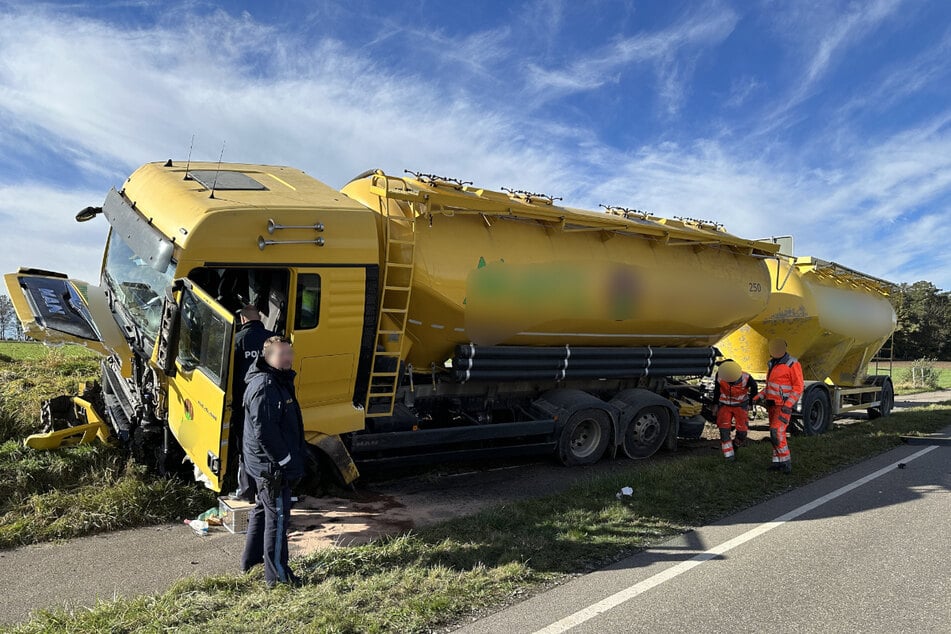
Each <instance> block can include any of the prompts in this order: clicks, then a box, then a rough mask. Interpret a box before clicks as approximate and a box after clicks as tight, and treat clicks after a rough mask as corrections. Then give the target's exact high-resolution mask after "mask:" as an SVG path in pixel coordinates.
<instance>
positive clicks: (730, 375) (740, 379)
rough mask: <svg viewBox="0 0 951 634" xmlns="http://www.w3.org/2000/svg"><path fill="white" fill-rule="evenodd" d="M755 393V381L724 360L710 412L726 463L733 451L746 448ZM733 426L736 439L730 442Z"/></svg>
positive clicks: (731, 457) (736, 364) (734, 363)
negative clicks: (712, 415)
mask: <svg viewBox="0 0 951 634" xmlns="http://www.w3.org/2000/svg"><path fill="white" fill-rule="evenodd" d="M756 393H757V386H756V380H755V379H753V377H751V376H750V375H749V374H747V373H746V372H744V371H743V369H742V368H741V367H740V364H739V363H737V362H736V361H733V360H732V359H728V360H726V361H724V362H723V363H721V364H720V369H719V370H718V371H717V382H716V385H715V386H714V388H713V410H714V413H715V414H716V417H717V418H716V420H717V428H718V429H719V430H720V450H721V451H722V452H723V457H724V458H726V459H727V460H733V459H734V458H735V455H736V454H735V449H736V448H739V447H742V446H743V445H745V444H746V435H747V434H748V433H749V430H750V428H749V420H750V412H749V410H750V407H751V406H752V400H753V397H754V396H756ZM734 426H735V427H736V437H735V438H733V439H732V440H731V438H730V433H731V430H732V428H733V427H734Z"/></svg>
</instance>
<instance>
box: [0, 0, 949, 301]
mask: <svg viewBox="0 0 951 634" xmlns="http://www.w3.org/2000/svg"><path fill="white" fill-rule="evenodd" d="M192 135H194V136H195V145H194V151H193V157H194V158H198V159H209V160H212V159H217V157H218V153H219V152H220V150H221V147H222V143H223V142H224V143H225V155H224V159H225V160H226V161H229V160H230V161H237V162H261V163H273V164H287V165H293V166H295V167H299V168H302V169H304V170H306V171H307V172H308V173H310V174H312V175H314V176H316V177H317V178H319V179H321V180H323V181H325V182H327V183H329V184H331V185H333V186H337V187H339V186H342V185H343V184H344V183H345V182H346V181H347V180H348V179H349V178H350V177H352V176H354V175H356V174H358V173H360V172H362V171H363V170H365V169H368V168H371V167H372V168H376V167H382V168H384V169H387V170H389V171H394V172H402V170H403V169H404V168H410V169H417V170H421V171H427V172H436V173H439V174H445V175H449V176H456V177H460V178H464V179H466V180H472V181H475V182H476V183H478V184H481V185H484V186H487V187H492V188H498V187H500V186H508V187H517V188H521V189H531V190H535V191H543V192H547V193H549V194H552V195H556V196H562V197H564V200H565V203H567V204H572V205H576V206H584V207H589V208H597V205H598V204H599V203H609V204H617V205H622V206H626V207H636V208H639V209H647V210H650V211H653V212H655V213H658V214H660V215H666V216H675V215H682V216H690V217H699V218H709V219H715V220H718V221H720V222H722V223H724V224H725V225H726V226H727V228H728V229H729V230H731V231H732V232H734V233H737V234H739V235H742V236H745V237H763V236H769V235H784V234H793V235H795V237H796V241H797V251H798V253H799V254H800V255H814V256H817V257H821V258H824V259H830V260H836V261H838V262H841V263H843V264H846V265H849V266H852V267H854V268H858V269H861V270H863V271H866V272H868V273H871V274H874V275H878V276H881V277H885V278H888V279H891V280H894V281H915V280H918V279H929V280H932V281H934V282H935V283H937V284H938V285H939V286H940V287H942V288H946V289H947V288H951V249H949V248H948V242H949V239H951V231H949V230H948V228H947V225H948V223H949V222H951V3H949V2H941V1H934V2H924V1H919V0H906V1H902V0H868V1H863V2H835V1H817V2H811V1H806V0H803V1H795V0H789V1H779V0H762V1H759V2H757V1H755V0H754V1H743V2H741V1H739V0H735V1H733V2H727V1H718V0H714V1H710V2H686V1H680V2H678V1H673V2H671V1H668V2H660V1H655V2H636V1H628V2H609V1H603V2H602V1H592V2H568V1H559V0H538V1H535V2H524V3H518V2H471V3H449V2H430V1H416V2H405V3H401V2H364V1H362V0H354V1H350V2H283V3H264V2H245V3H240V2H228V3H220V4H216V3H210V2H184V3H182V2H154V3H153V2H132V1H130V2H108V1H101V2H95V3H81V2H72V3H62V4H60V3H38V2H30V3H17V2H12V3H10V2H3V0H0V147H2V149H3V151H2V152H0V236H3V248H2V249H0V270H2V271H12V270H15V268H16V267H18V266H21V265H29V266H40V267H44V268H52V269H57V270H61V271H64V272H68V273H70V274H72V275H75V276H77V277H81V278H85V279H96V278H97V271H98V266H99V261H100V258H101V254H102V244H103V238H104V226H105V225H104V223H102V222H91V223H86V224H82V225H79V224H76V223H75V222H73V221H72V216H73V215H74V214H75V212H76V211H77V210H79V209H81V208H82V207H84V206H86V205H88V204H98V203H100V202H101V201H102V199H103V197H104V195H105V192H106V191H107V190H108V189H109V187H111V186H113V185H119V184H121V183H122V181H123V180H124V178H125V176H126V175H128V173H129V172H131V171H132V170H133V169H135V168H136V167H137V166H138V165H139V164H141V163H144V162H148V161H154V160H164V159H166V158H169V157H171V158H176V159H184V158H185V156H186V155H187V153H188V147H189V144H190V142H191V138H192Z"/></svg>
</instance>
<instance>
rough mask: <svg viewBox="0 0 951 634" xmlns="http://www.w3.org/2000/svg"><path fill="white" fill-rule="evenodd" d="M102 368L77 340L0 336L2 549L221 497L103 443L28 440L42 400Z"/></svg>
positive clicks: (160, 515)
mask: <svg viewBox="0 0 951 634" xmlns="http://www.w3.org/2000/svg"><path fill="white" fill-rule="evenodd" d="M98 369H99V366H98V358H97V357H96V356H95V355H94V354H93V353H90V352H89V351H87V350H86V349H85V348H81V347H79V346H61V347H57V348H47V347H45V346H43V345H41V344H36V343H9V342H3V343H0V549H3V548H12V547H15V546H21V545H25V544H31V543H35V542H41V541H47V540H51V539H60V538H66V537H78V536H80V535H88V534H90V533H97V532H101V531H107V530H115V529H118V528H127V527H131V526H142V525H146V524H155V523H159V522H167V521H170V520H174V519H178V518H180V517H184V516H186V515H194V514H197V513H200V512H201V511H204V510H205V509H207V508H209V507H210V506H213V505H214V504H215V498H214V495H213V494H211V492H209V491H205V490H202V489H198V488H196V487H195V485H194V484H193V483H190V482H183V481H180V480H168V479H165V478H158V477H154V476H151V475H148V474H146V473H145V471H144V470H143V469H142V468H141V467H139V466H134V465H132V464H130V462H129V460H128V458H127V456H126V455H125V454H124V453H123V452H121V451H118V450H115V449H111V448H109V447H105V446H103V445H100V444H94V445H84V446H80V447H74V448H70V449H62V450H59V451H33V450H31V449H27V448H25V447H24V446H23V445H22V443H21V441H22V439H23V438H24V437H26V436H27V435H29V434H31V433H34V432H35V431H36V430H37V429H38V425H39V411H40V403H41V402H42V401H43V400H45V399H48V398H50V397H52V396H57V395H59V394H67V393H75V392H76V388H77V387H78V384H79V383H80V382H81V381H84V380H88V379H91V378H93V377H95V375H96V374H97V373H98Z"/></svg>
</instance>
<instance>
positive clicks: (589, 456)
mask: <svg viewBox="0 0 951 634" xmlns="http://www.w3.org/2000/svg"><path fill="white" fill-rule="evenodd" d="M610 440H611V418H610V417H609V416H608V414H607V412H605V411H604V410H600V409H593V408H590V409H582V410H578V411H577V412H575V413H574V414H572V415H571V418H569V419H568V422H567V423H565V426H564V428H562V430H561V437H560V438H559V441H558V458H559V459H560V460H561V463H562V464H563V465H565V466H567V467H573V466H577V465H590V464H594V463H596V462H597V461H598V460H600V459H601V457H602V456H603V455H604V452H605V451H606V450H607V448H608V443H609V442H610Z"/></svg>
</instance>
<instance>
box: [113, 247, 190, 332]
mask: <svg viewBox="0 0 951 634" xmlns="http://www.w3.org/2000/svg"><path fill="white" fill-rule="evenodd" d="M174 274H175V263H174V262H171V263H170V264H169V265H168V269H167V270H166V271H165V272H164V273H161V272H159V271H156V270H155V269H153V268H152V267H151V266H149V264H148V263H147V262H146V261H145V260H143V259H142V258H141V257H139V256H138V255H136V254H135V253H134V252H133V251H132V249H130V248H129V246H128V245H127V244H126V243H125V242H124V241H123V240H122V238H121V237H120V236H119V235H118V234H117V233H116V232H115V231H110V232H109V243H108V244H107V245H106V264H105V266H104V267H103V270H102V281H103V284H105V285H106V286H108V287H109V289H110V290H111V291H112V293H113V294H114V295H115V298H116V301H117V302H118V303H119V304H121V305H122V307H123V308H124V309H125V311H124V312H125V314H126V315H127V316H128V317H129V318H130V319H131V320H132V321H133V323H134V324H135V325H136V326H137V327H138V328H139V330H140V331H141V332H142V333H143V334H144V335H145V336H146V337H147V338H148V343H149V344H150V345H154V344H155V338H156V337H157V336H158V330H159V324H160V322H161V319H162V302H163V301H164V299H165V288H166V287H167V286H168V285H170V284H171V283H172V279H173V276H174Z"/></svg>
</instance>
